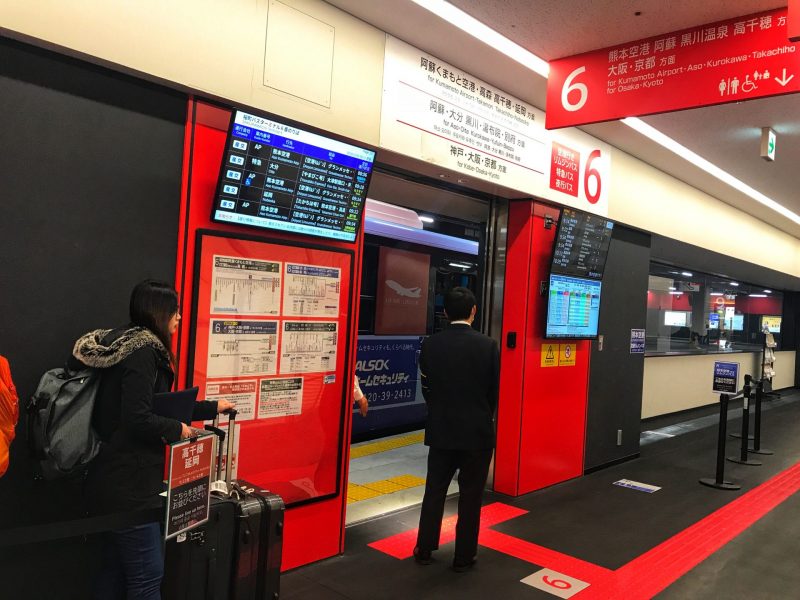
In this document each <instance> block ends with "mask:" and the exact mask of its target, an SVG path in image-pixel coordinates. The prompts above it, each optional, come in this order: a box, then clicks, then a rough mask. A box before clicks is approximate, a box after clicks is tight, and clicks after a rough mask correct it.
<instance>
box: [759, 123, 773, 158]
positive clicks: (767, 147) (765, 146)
mask: <svg viewBox="0 0 800 600" xmlns="http://www.w3.org/2000/svg"><path fill="white" fill-rule="evenodd" d="M776 139H777V136H776V135H775V132H774V131H772V129H770V128H769V127H764V128H762V129H761V158H763V159H764V160H775V140H776Z"/></svg>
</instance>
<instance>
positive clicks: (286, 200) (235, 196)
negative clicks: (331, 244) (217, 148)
mask: <svg viewBox="0 0 800 600" xmlns="http://www.w3.org/2000/svg"><path fill="white" fill-rule="evenodd" d="M374 162H375V152H373V151H372V150H368V149H366V148H360V147H358V146H354V145H352V144H348V143H346V142H342V141H339V140H336V139H333V138H329V137H326V136H323V135H319V134H316V133H313V132H310V131H306V130H304V129H300V128H298V127H295V126H293V125H289V124H286V123H281V122H278V121H275V120H272V119H268V118H266V117H261V116H258V115H252V114H249V113H246V112H242V111H236V112H234V114H233V116H232V119H231V126H230V129H229V131H228V139H227V140H226V143H225V153H224V155H223V160H222V167H221V169H220V177H219V183H218V184H217V191H216V196H215V200H214V212H213V214H212V220H214V221H217V222H224V223H236V224H240V225H248V226H251V227H260V228H265V229H274V230H280V231H287V232H290V233H299V234H307V235H315V236H321V237H327V238H331V239H336V240H344V241H348V242H352V241H355V239H356V234H357V233H358V227H359V224H360V222H361V213H362V211H363V209H364V202H365V201H366V198H367V188H368V186H369V178H370V175H371V173H372V166H373V163H374Z"/></svg>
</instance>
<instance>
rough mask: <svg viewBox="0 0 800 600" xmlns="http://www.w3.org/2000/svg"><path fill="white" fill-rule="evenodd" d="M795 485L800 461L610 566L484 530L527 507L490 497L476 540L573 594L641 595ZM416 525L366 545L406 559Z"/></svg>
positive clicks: (451, 527)
mask: <svg viewBox="0 0 800 600" xmlns="http://www.w3.org/2000/svg"><path fill="white" fill-rule="evenodd" d="M798 490H800V463H797V464H795V465H794V466H792V467H789V468H788V469H786V470H785V471H782V472H781V473H778V474H777V475H775V476H774V477H772V478H771V479H769V480H768V481H765V482H764V483H762V484H761V485H759V486H758V487H756V488H753V489H752V490H750V491H749V492H747V493H745V494H743V495H741V496H739V497H738V498H736V499H735V500H733V501H732V502H730V503H729V504H726V505H725V506H723V507H722V508H720V509H718V510H716V511H714V512H713V513H711V514H710V515H708V516H707V517H705V518H703V519H701V520H700V521H698V522H697V523H695V524H694V525H691V526H689V527H688V528H686V529H684V530H683V531H681V532H680V533H677V534H675V535H674V536H672V537H671V538H669V539H668V540H666V541H664V542H662V543H661V544H659V545H658V546H655V547H654V548H652V549H650V550H648V551H647V552H645V553H644V554H642V555H641V556H639V557H637V558H635V559H633V560H632V561H631V562H629V563H628V564H626V565H623V566H622V567H620V568H619V569H617V570H616V571H612V570H609V569H606V568H604V567H601V566H599V565H595V564H592V563H589V562H586V561H583V560H581V559H579V558H575V557H572V556H568V555H566V554H562V553H561V552H556V551H555V550H550V549H549V548H544V547H542V546H538V545H536V544H533V543H531V542H527V541H525V540H521V539H519V538H515V537H514V536H511V535H508V534H505V533H501V532H499V531H492V530H490V529H488V528H489V527H492V526H494V525H497V524H498V523H502V522H503V521H507V520H509V519H513V518H515V517H518V516H520V515H523V514H525V513H527V512H528V511H526V510H523V509H520V508H516V507H513V506H509V505H507V504H503V503H501V502H495V503H493V504H489V505H487V506H484V507H483V509H482V510H481V532H480V538H479V543H480V545H481V546H484V547H487V548H491V549H493V550H496V551H498V552H502V553H504V554H507V555H509V556H513V557H515V558H518V559H520V560H524V561H526V562H529V563H531V564H534V565H538V566H540V567H543V568H547V569H552V570H554V571H558V572H560V573H563V574H565V575H568V576H570V577H575V578H577V579H580V580H583V581H585V582H587V583H589V584H590V587H588V588H586V589H585V590H582V591H581V592H578V593H577V594H576V595H575V596H574V598H579V599H580V600H592V599H603V600H607V599H609V598H624V599H625V600H639V599H641V600H647V599H649V598H652V597H653V596H655V595H656V594H658V593H659V592H661V591H663V590H664V589H665V588H666V587H668V586H669V585H671V584H672V583H674V582H675V580H677V579H678V578H680V577H682V576H683V575H685V574H686V573H687V572H688V571H689V570H691V569H693V568H694V567H696V566H697V565H698V564H700V563H701V562H702V561H704V560H705V559H706V558H708V557H709V556H711V555H712V554H713V553H714V552H716V551H717V550H719V549H720V548H722V547H723V546H724V545H725V544H727V543H728V542H730V541H731V540H733V539H734V538H735V537H736V536H738V535H739V534H741V533H742V532H743V531H744V530H745V529H747V528H748V527H750V526H751V525H752V524H753V523H755V522H756V521H758V520H759V519H761V518H762V517H763V516H764V515H766V514H767V513H769V512H770V511H771V510H773V509H774V508H775V507H776V506H778V505H779V504H781V503H782V502H783V501H785V500H786V499H787V498H789V497H790V496H791V495H792V494H795V493H796V492H797V491H798ZM455 522H456V517H455V516H452V517H448V518H447V519H445V520H444V521H443V522H442V535H441V536H440V543H441V544H446V543H448V542H451V541H453V540H454V539H455ZM416 539H417V530H416V529H412V530H410V531H404V532H402V533H398V534H397V535H393V536H391V537H388V538H385V539H383V540H378V541H376V542H373V543H371V544H369V546H370V547H372V548H375V549H376V550H380V551H381V552H385V553H386V554H389V555H391V556H394V557H395V558H399V559H405V558H410V557H411V556H412V554H413V550H414V544H415V542H416Z"/></svg>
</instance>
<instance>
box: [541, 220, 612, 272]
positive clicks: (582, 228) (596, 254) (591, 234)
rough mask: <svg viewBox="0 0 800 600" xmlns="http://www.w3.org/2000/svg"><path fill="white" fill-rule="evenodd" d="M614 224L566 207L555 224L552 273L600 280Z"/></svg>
mask: <svg viewBox="0 0 800 600" xmlns="http://www.w3.org/2000/svg"><path fill="white" fill-rule="evenodd" d="M613 228H614V223H613V222H612V221H609V220H608V219H605V218H603V217H599V216H597V215H592V214H589V213H585V212H581V211H577V210H572V209H570V208H565V209H563V210H562V211H561V218H560V219H559V221H558V232H557V233H556V241H555V246H554V248H553V263H552V265H551V267H550V271H551V272H552V273H559V274H562V275H573V276H575V277H588V278H589V279H601V278H602V277H603V270H604V269H605V266H606V257H607V256H608V247H609V245H610V244H611V232H612V230H613Z"/></svg>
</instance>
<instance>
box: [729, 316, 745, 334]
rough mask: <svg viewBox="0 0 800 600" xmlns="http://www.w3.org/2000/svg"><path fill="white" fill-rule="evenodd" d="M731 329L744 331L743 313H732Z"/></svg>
mask: <svg viewBox="0 0 800 600" xmlns="http://www.w3.org/2000/svg"><path fill="white" fill-rule="evenodd" d="M731 329H733V330H734V331H744V315H742V314H739V315H733V319H731Z"/></svg>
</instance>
